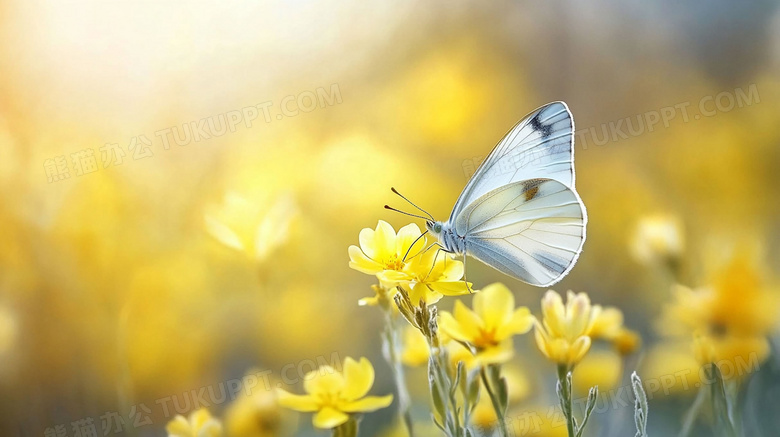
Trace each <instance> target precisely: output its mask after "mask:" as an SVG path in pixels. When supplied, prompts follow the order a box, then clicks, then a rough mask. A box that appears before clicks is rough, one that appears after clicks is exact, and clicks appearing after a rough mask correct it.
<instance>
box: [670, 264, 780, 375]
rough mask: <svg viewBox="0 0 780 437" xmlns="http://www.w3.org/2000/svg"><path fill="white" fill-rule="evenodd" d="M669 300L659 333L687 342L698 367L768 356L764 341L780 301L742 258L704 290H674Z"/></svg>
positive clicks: (779, 314) (778, 315) (679, 287)
mask: <svg viewBox="0 0 780 437" xmlns="http://www.w3.org/2000/svg"><path fill="white" fill-rule="evenodd" d="M673 296H674V301H673V303H672V304H670V305H668V306H667V307H666V308H665V310H664V314H663V317H662V319H661V322H660V323H659V330H660V331H661V332H662V333H664V334H666V335H668V336H671V337H677V338H680V337H682V338H688V339H692V340H693V347H694V355H695V357H696V359H697V360H698V361H699V363H700V364H709V363H713V362H714V363H719V362H720V361H721V360H727V361H730V362H731V363H732V364H734V361H735V360H737V359H739V360H743V361H745V362H749V361H751V360H752V359H757V360H758V361H763V360H764V359H766V357H767V356H768V355H769V342H768V339H767V337H768V336H769V335H770V334H771V333H772V331H773V329H774V327H775V326H776V325H777V322H778V319H779V318H780V306H779V305H780V298H779V296H778V294H777V292H776V291H775V290H771V289H768V288H766V287H765V286H764V285H763V281H762V278H761V275H760V274H759V269H758V268H757V266H756V264H755V263H754V262H753V260H752V259H751V258H750V257H748V256H746V254H745V253H743V252H739V253H736V254H735V256H734V257H733V259H732V260H731V262H730V263H729V265H728V266H726V268H725V269H723V270H722V271H720V272H719V273H718V274H717V275H716V277H715V278H714V279H713V281H712V284H711V285H710V286H709V287H703V288H698V289H690V288H688V287H684V286H682V285H676V286H675V288H674V290H673ZM723 373H724V377H726V376H727V375H726V372H723Z"/></svg>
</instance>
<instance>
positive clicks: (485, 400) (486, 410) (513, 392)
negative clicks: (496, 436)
mask: <svg viewBox="0 0 780 437" xmlns="http://www.w3.org/2000/svg"><path fill="white" fill-rule="evenodd" d="M501 376H502V377H503V378H504V379H505V380H506V386H507V391H508V393H509V398H508V399H509V402H510V405H511V403H516V402H522V401H523V400H525V399H527V398H528V396H529V395H530V394H531V382H530V381H529V380H528V375H527V374H526V373H525V372H524V371H523V369H522V368H520V366H516V365H512V364H511V363H510V364H507V365H505V366H502V367H501ZM483 390H484V389H483ZM482 393H485V392H484V391H483V392H482ZM497 420H498V419H497V418H496V410H495V408H494V407H493V404H492V403H491V402H490V397H489V396H488V395H487V394H486V393H485V394H484V395H481V396H480V397H479V401H478V402H477V406H476V407H475V408H474V412H473V413H472V415H471V421H472V423H474V425H476V426H478V427H480V428H484V429H491V428H493V427H495V426H496V421H497Z"/></svg>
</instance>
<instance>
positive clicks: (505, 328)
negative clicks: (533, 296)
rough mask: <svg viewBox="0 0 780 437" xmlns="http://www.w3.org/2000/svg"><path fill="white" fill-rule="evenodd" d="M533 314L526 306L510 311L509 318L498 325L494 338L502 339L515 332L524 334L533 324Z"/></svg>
mask: <svg viewBox="0 0 780 437" xmlns="http://www.w3.org/2000/svg"><path fill="white" fill-rule="evenodd" d="M534 320H535V319H534V316H532V315H531V311H530V310H529V309H528V308H526V307H520V308H518V309H516V310H515V311H514V313H512V316H511V317H510V319H509V320H508V321H507V322H506V323H504V324H502V325H501V326H499V327H498V329H497V330H496V339H498V340H503V339H505V338H508V337H511V336H513V335H516V334H525V333H526V332H528V331H530V330H531V328H532V327H533V326H534Z"/></svg>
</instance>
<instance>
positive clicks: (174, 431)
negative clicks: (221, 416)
mask: <svg viewBox="0 0 780 437" xmlns="http://www.w3.org/2000/svg"><path fill="white" fill-rule="evenodd" d="M165 430H166V431H168V437H221V436H222V424H221V423H220V422H219V420H217V419H215V418H213V417H211V414H209V410H207V409H205V408H201V409H199V410H197V411H193V412H192V413H190V417H189V419H187V418H185V417H184V416H181V415H178V414H177V415H176V417H174V418H173V420H171V421H170V422H168V425H166V426H165Z"/></svg>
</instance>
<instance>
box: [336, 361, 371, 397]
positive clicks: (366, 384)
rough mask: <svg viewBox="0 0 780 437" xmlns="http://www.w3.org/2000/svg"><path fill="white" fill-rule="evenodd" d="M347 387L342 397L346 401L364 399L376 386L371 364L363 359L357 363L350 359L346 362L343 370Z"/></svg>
mask: <svg viewBox="0 0 780 437" xmlns="http://www.w3.org/2000/svg"><path fill="white" fill-rule="evenodd" d="M343 375H344V381H345V386H344V390H343V391H342V392H341V395H342V396H343V398H344V399H347V400H353V399H358V398H360V397H363V396H365V395H366V393H368V391H369V390H371V386H372V385H374V367H373V366H372V365H371V363H370V362H369V361H368V360H367V359H365V358H361V359H360V362H356V361H355V360H353V359H352V358H350V357H347V358H346V359H345V360H344V369H343Z"/></svg>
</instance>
